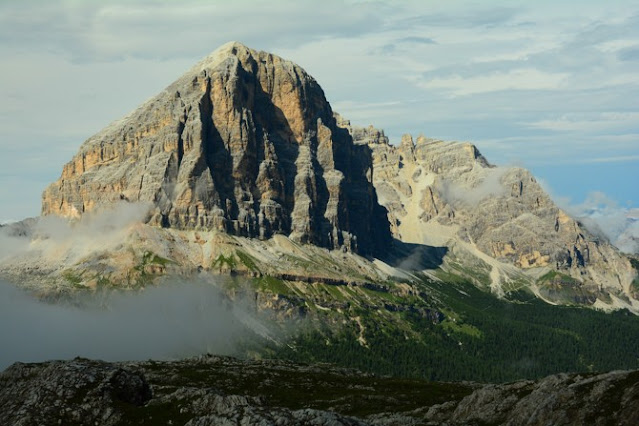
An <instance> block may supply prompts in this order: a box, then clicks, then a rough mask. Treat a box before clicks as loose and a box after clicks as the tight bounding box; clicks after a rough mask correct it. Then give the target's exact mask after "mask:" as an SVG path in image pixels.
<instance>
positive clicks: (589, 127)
mask: <svg viewBox="0 0 639 426" xmlns="http://www.w3.org/2000/svg"><path fill="white" fill-rule="evenodd" d="M637 123H639V112H623V111H618V112H601V113H596V114H588V115H583V114H582V115H564V116H562V117H560V118H557V119H553V120H540V121H536V122H533V123H528V126H530V127H534V128H539V129H547V130H554V131H580V132H592V131H601V130H607V129H616V128H618V127H620V126H622V127H633V126H636V125H637Z"/></svg>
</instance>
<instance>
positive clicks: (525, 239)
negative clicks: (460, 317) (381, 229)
mask: <svg viewBox="0 0 639 426" xmlns="http://www.w3.org/2000/svg"><path fill="white" fill-rule="evenodd" d="M338 121H339V123H340V125H341V126H342V127H344V128H346V129H347V130H349V132H350V133H351V134H352V135H353V138H354V139H355V142H356V143H357V144H362V145H366V146H368V147H370V148H371V151H372V156H373V170H374V171H375V172H374V174H373V184H374V185H375V188H376V190H377V194H378V197H379V200H380V203H381V204H382V205H383V206H384V207H386V209H387V210H388V218H389V221H390V223H391V229H392V232H393V236H394V237H395V238H397V239H399V240H401V241H405V242H409V243H414V244H420V245H430V246H446V247H448V248H449V249H450V252H449V253H450V254H449V256H448V258H447V259H446V260H447V261H446V266H447V267H449V268H450V269H452V270H455V271H456V272H457V273H460V274H462V275H466V276H467V277H468V278H470V279H473V280H474V281H475V282H476V283H477V284H478V285H483V286H486V287H489V288H490V289H491V290H492V291H493V292H495V293H496V294H501V295H504V294H505V293H508V292H510V291H513V290H514V289H517V288H521V287H523V286H526V287H528V288H530V289H532V290H533V291H534V293H535V294H536V295H537V296H539V297H541V298H543V299H545V300H549V301H551V302H553V303H574V302H577V303H583V304H588V305H595V306H597V307H600V308H603V309H606V308H608V309H609V308H610V306H614V307H622V306H623V307H628V308H630V309H633V310H636V309H637V308H638V307H639V304H638V303H637V301H636V300H635V299H634V296H633V294H635V292H636V290H635V289H634V287H633V285H632V282H633V279H634V277H635V276H636V274H637V271H636V270H635V269H634V268H633V267H632V265H631V264H630V261H629V259H628V258H627V257H626V256H624V255H622V254H621V253H620V252H619V250H617V249H616V248H615V247H614V246H612V245H611V244H610V243H609V242H608V241H607V240H605V239H604V238H603V237H600V236H595V235H594V234H592V233H590V232H589V230H588V229H586V227H585V226H583V224H582V223H580V222H579V221H577V220H575V219H573V218H572V217H570V216H569V215H568V214H567V213H566V212H565V211H563V210H562V209H560V208H559V207H558V206H557V205H556V204H555V203H554V202H553V201H552V199H551V198H550V197H549V196H548V194H547V193H546V192H545V191H544V190H543V188H542V187H541V185H540V184H539V183H538V182H537V180H536V179H535V178H534V176H532V174H531V173H530V172H529V171H527V170H525V169H522V168H519V167H496V166H493V165H491V164H490V163H489V162H488V160H487V159H486V158H485V157H484V156H483V155H481V153H480V152H479V151H478V149H477V148H476V147H475V146H474V145H472V144H470V143H458V142H445V141H440V140H435V139H428V138H425V137H424V136H420V137H418V138H417V140H416V141H414V140H413V137H412V136H411V135H404V137H403V138H402V141H401V144H400V145H399V146H394V145H391V144H389V143H388V139H387V138H385V137H384V136H383V132H382V131H380V130H377V129H375V128H373V127H369V128H360V127H354V126H351V125H350V122H348V121H347V120H344V119H342V118H341V117H338Z"/></svg>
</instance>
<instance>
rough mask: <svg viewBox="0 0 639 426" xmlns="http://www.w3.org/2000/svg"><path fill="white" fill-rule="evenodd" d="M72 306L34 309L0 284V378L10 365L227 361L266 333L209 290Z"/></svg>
mask: <svg viewBox="0 0 639 426" xmlns="http://www.w3.org/2000/svg"><path fill="white" fill-rule="evenodd" d="M72 302H73V303H67V304H49V303H44V302H40V301H38V300H36V299H34V298H32V297H31V296H30V295H28V294H27V293H25V292H24V291H22V290H20V289H18V288H16V287H14V286H12V285H11V284H9V283H7V282H4V281H2V280H0V342H1V346H0V348H1V349H0V370H2V369H4V368H6V367H7V366H9V365H10V364H12V363H14V362H17V361H21V362H38V361H45V360H51V359H68V358H73V357H76V356H82V357H88V358H96V359H103V360H109V361H118V360H144V359H150V358H153V359H175V358H182V357H187V356H193V355H198V354H202V353H215V354H232V353H234V351H235V350H236V347H237V346H236V345H237V343H238V342H239V341H240V340H243V339H246V338H249V337H254V336H255V333H257V334H262V335H263V334H264V333H268V330H267V329H266V328H265V327H264V325H263V322H262V321H258V320H257V319H256V318H255V316H254V315H252V314H251V313H250V309H248V308H246V309H244V308H243V304H242V303H241V302H237V301H235V302H230V301H229V300H228V299H226V298H225V297H224V296H222V295H221V293H220V291H219V290H218V289H217V288H216V287H215V286H214V285H212V284H211V283H204V282H188V283H186V282H181V283H180V282H173V283H171V284H168V285H161V286H157V287H152V288H147V289H146V290H144V291H142V292H139V293H137V292H135V293H134V292H130V293H128V292H126V293H125V292H110V293H107V292H105V293H99V292H98V293H94V294H91V295H88V294H85V295H83V296H79V297H78V298H77V299H74V300H73V301H72ZM255 324H258V325H259V326H260V327H261V328H256V327H255Z"/></svg>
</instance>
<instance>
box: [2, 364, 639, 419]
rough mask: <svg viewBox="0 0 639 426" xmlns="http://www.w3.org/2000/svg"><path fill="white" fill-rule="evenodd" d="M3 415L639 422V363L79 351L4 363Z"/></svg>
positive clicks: (119, 417)
mask: <svg viewBox="0 0 639 426" xmlns="http://www.w3.org/2000/svg"><path fill="white" fill-rule="evenodd" d="M0 417H1V418H2V419H3V420H4V421H5V422H8V424H13V425H29V424H41V425H57V424H60V423H62V424H68V425H93V424H96V423H99V424H101V425H116V424H117V425H120V424H154V425H162V424H171V425H191V426H195V425H202V426H204V425H207V426H208V425H225V424H229V425H231V424H263V425H300V424H309V425H310V424H313V425H427V424H449V425H455V424H510V425H519V424H522V425H523V424H526V425H546V424H575V425H577V424H618V425H633V424H636V423H637V421H639V372H637V371H631V372H628V371H618V372H612V373H606V374H599V375H595V374H593V375H588V376H581V375H575V374H561V375H557V376H550V377H547V378H544V379H541V380H538V381H522V382H515V383H510V384H504V385H480V384H474V383H437V382H426V381H420V380H407V379H394V378H384V377H376V376H371V375H365V374H362V373H359V372H357V371H354V370H344V369H338V368H334V367H331V366H328V365H317V366H313V365H297V364H291V363H285V362H278V361H239V360H237V359H233V358H222V357H211V356H204V357H199V358H196V359H189V360H184V361H174V362H157V361H146V362H123V363H106V362H102V361H91V360H87V359H80V358H77V359H74V360H72V361H51V362H46V363H41V364H19V363H18V364H14V365H13V366H11V367H9V368H8V369H7V370H5V371H4V372H3V373H1V374H0Z"/></svg>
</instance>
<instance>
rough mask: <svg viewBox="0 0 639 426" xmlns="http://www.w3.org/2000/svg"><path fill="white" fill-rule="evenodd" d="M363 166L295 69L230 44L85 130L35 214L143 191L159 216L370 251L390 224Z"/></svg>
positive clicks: (178, 224)
mask: <svg viewBox="0 0 639 426" xmlns="http://www.w3.org/2000/svg"><path fill="white" fill-rule="evenodd" d="M371 167H372V160H371V153H370V149H369V148H368V147H367V146H365V145H354V144H353V142H352V138H351V136H350V134H349V133H348V132H347V131H346V130H344V129H342V128H341V127H338V126H337V125H336V122H335V119H334V117H333V114H332V111H331V108H330V105H329V104H328V102H327V101H326V99H325V97H324V93H323V91H322V89H321V88H320V86H319V85H318V84H317V82H316V81H315V80H314V79H313V78H312V77H310V76H309V75H308V74H306V72H305V71H304V70H303V69H301V68H300V67H298V66H297V65H295V64H293V63H291V62H288V61H285V60H283V59H281V58H279V57H277V56H274V55H271V54H269V53H265V52H256V51H254V50H251V49H248V48H247V47H245V46H243V45H241V44H239V43H229V44H227V45H224V46H222V47H221V48H219V49H218V50H217V51H215V52H214V53H213V54H211V55H210V56H208V57H207V58H205V59H204V60H203V61H201V62H200V63H199V64H197V65H196V66H195V67H193V68H192V69H191V70H190V71H188V72H187V73H186V74H185V75H183V76H182V77H181V78H180V79H178V80H177V81H176V82H174V83H173V84H172V85H170V86H169V87H168V88H167V89H166V90H165V91H164V92H162V93H161V94H159V95H158V96H156V97H155V98H153V99H151V100H150V101H148V102H147V103H145V104H144V105H142V106H141V107H140V108H138V109H137V110H136V111H134V112H133V113H132V114H130V115H129V116H127V117H125V118H124V119H122V120H120V121H118V122H115V123H113V124H111V125H110V126H108V127H107V128H105V129H103V130H102V131H101V132H99V133H98V134H96V135H94V136H93V137H91V138H90V139H88V140H87V141H86V142H85V143H84V144H83V145H82V147H81V148H80V151H79V153H78V154H77V155H76V156H75V157H74V158H73V159H72V160H71V162H69V163H68V164H67V165H65V167H64V170H63V172H62V176H61V178H60V179H59V180H58V181H57V182H55V183H53V184H52V185H51V186H49V187H48V188H47V189H46V190H45V192H44V194H43V202H42V213H43V214H45V215H48V214H56V215H61V216H67V217H74V216H79V215H81V214H82V213H84V212H88V211H91V210H94V209H95V208H96V207H98V206H100V205H103V204H107V203H112V202H114V201H117V200H122V199H124V200H129V201H136V202H137V201H143V202H151V203H153V205H154V208H153V210H152V212H151V217H150V223H151V224H155V225H161V226H164V227H175V228H181V229H214V230H219V231H222V232H226V233H230V234H234V235H241V236H246V237H255V238H262V239H266V238H269V237H271V236H272V235H274V234H285V235H289V236H290V237H291V238H292V239H293V240H295V241H299V242H304V243H311V244H315V245H319V246H323V247H328V248H337V247H345V248H347V249H350V250H353V251H357V252H359V253H363V254H368V253H376V252H378V251H380V250H381V249H382V248H383V247H384V246H385V245H387V244H388V243H389V242H390V232H389V227H388V222H387V219H386V214H385V211H384V209H383V208H382V207H380V206H379V204H378V203H377V199H376V194H375V190H374V187H373V186H372V184H371V183H370V179H371V175H372V172H371Z"/></svg>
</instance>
